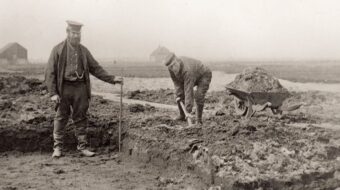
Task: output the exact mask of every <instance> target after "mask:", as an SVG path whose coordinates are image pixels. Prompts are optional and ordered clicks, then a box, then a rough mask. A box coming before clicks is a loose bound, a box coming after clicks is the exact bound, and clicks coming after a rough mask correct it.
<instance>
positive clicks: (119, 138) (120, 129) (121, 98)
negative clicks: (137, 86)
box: [118, 83, 123, 152]
mask: <svg viewBox="0 0 340 190" xmlns="http://www.w3.org/2000/svg"><path fill="white" fill-rule="evenodd" d="M119 112H120V113H119V128H118V141H119V142H118V151H119V152H120V151H121V137H122V118H123V83H121V84H120V105H119Z"/></svg>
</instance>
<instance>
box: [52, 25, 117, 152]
mask: <svg viewBox="0 0 340 190" xmlns="http://www.w3.org/2000/svg"><path fill="white" fill-rule="evenodd" d="M67 24H68V26H67V29H66V32H67V39H66V40H65V41H63V42H61V43H59V44H58V45H57V46H55V47H54V48H53V50H52V52H51V55H50V58H49V60H48V65H47V67H46V71H45V82H46V85H47V88H48V91H49V94H50V97H51V100H52V101H54V102H56V105H57V107H56V115H55V118H54V130H53V139H54V146H53V149H54V151H53V154H52V157H60V156H62V148H63V137H64V131H65V126H66V124H67V122H68V119H69V116H70V115H71V113H72V120H73V123H74V125H75V128H76V129H75V135H76V137H77V139H78V146H77V149H78V151H80V153H81V154H82V155H84V156H94V155H95V153H94V152H92V151H90V150H88V149H87V130H86V129H87V126H88V121H87V110H88V108H89V101H90V98H91V86H90V75H89V74H92V75H94V76H95V77H97V78H98V79H100V80H102V81H105V82H108V83H111V84H122V83H123V78H121V77H115V76H113V75H110V74H108V73H107V72H106V71H105V70H104V69H103V68H102V67H101V66H100V65H99V64H98V62H97V61H96V60H95V59H94V58H93V56H92V55H91V53H90V51H89V50H88V49H87V48H86V47H85V46H83V45H81V44H80V40H81V27H82V24H81V23H78V22H74V21H67ZM71 110H72V111H71Z"/></svg>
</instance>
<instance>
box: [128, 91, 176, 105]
mask: <svg viewBox="0 0 340 190" xmlns="http://www.w3.org/2000/svg"><path fill="white" fill-rule="evenodd" d="M174 92H175V91H174V90H172V89H160V90H142V91H141V90H135V91H129V92H128V93H127V95H126V96H127V98H129V99H135V100H144V101H148V102H155V103H162V104H175V103H176V102H175V93H174Z"/></svg>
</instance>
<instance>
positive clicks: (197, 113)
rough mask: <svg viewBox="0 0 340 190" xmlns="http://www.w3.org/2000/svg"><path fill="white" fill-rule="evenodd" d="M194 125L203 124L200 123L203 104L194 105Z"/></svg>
mask: <svg viewBox="0 0 340 190" xmlns="http://www.w3.org/2000/svg"><path fill="white" fill-rule="evenodd" d="M196 106H197V107H196V124H200V125H201V124H203V121H202V115H203V107H204V104H203V105H196Z"/></svg>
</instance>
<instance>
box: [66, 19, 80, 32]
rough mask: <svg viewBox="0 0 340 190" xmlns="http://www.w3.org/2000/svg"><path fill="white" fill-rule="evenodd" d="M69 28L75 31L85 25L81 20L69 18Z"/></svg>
mask: <svg viewBox="0 0 340 190" xmlns="http://www.w3.org/2000/svg"><path fill="white" fill-rule="evenodd" d="M66 23H67V25H68V28H69V29H70V30H72V31H75V32H80V29H81V27H82V26H83V24H82V23H80V22H76V21H72V20H67V21H66Z"/></svg>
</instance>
